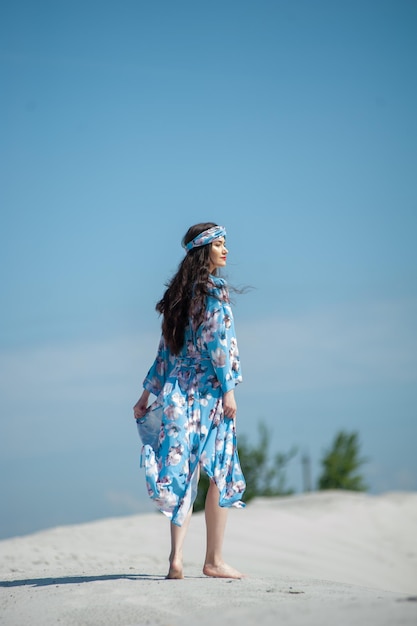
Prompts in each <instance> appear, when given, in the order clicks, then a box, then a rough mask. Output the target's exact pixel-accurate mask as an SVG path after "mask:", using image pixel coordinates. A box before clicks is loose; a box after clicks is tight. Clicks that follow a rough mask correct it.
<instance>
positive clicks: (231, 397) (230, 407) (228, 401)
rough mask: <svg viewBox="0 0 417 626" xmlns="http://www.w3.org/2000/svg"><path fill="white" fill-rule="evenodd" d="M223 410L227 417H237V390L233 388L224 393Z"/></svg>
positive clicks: (232, 418)
mask: <svg viewBox="0 0 417 626" xmlns="http://www.w3.org/2000/svg"><path fill="white" fill-rule="evenodd" d="M223 411H224V415H225V417H228V418H229V419H231V420H234V419H235V417H236V411H237V405H236V400H235V392H234V390H233V389H231V390H230V391H226V393H225V394H224V395H223Z"/></svg>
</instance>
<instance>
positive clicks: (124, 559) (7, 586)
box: [0, 492, 417, 626]
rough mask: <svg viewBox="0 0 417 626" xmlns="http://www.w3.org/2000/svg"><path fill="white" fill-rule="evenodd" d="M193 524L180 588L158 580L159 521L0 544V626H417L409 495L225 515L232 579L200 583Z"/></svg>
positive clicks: (415, 541)
mask: <svg viewBox="0 0 417 626" xmlns="http://www.w3.org/2000/svg"><path fill="white" fill-rule="evenodd" d="M204 547H205V526H204V515H203V514H196V515H194V516H193V519H192V523H191V527H190V530H189V534H188V536H187V540H186V545H185V555H184V556H185V559H184V562H185V574H186V578H185V580H183V581H166V580H165V579H164V576H165V574H166V571H167V556H168V552H169V523H168V521H167V520H166V518H165V517H164V516H162V515H161V514H159V513H152V514H146V515H135V516H129V517H123V518H112V519H106V520H101V521H97V522H94V523H89V524H81V525H75V526H64V527H59V528H54V529H50V530H46V531H42V532H38V533H35V534H32V535H28V536H25V537H16V538H13V539H7V540H5V541H2V542H0V579H1V580H0V624H2V625H3V624H4V625H5V626H24V625H25V624H31V625H37V624H42V626H49V625H51V626H52V624H54V625H55V624H59V625H60V626H72V625H74V626H90V625H91V626H93V625H94V626H95V625H100V624H103V625H108V626H122V625H123V626H134V625H144V624H148V625H157V626H177V625H180V624H185V625H188V624H189V625H190V626H191V624H193V625H194V624H198V625H199V626H205V625H207V626H208V625H209V624H212V623H213V621H214V622H215V623H216V624H217V625H223V624H224V625H229V624H230V625H234V624H240V625H241V624H265V625H266V626H269V625H271V626H272V624H274V626H275V625H276V624H279V623H282V624H285V625H289V626H292V625H296V626H298V625H304V624H305V625H307V624H309V625H311V624H313V625H314V624H320V625H323V624H333V623H335V622H336V623H337V624H338V625H340V624H342V625H344V624H346V625H347V624H349V626H351V625H352V624H353V623H355V622H356V626H357V625H358V624H364V625H365V624H366V625H369V624H378V625H380V624H384V625H385V624H386V625H388V624H389V625H390V626H391V625H393V624H405V625H409V624H410V625H411V624H412V625H413V626H415V625H416V624H417V494H416V493H391V494H384V495H382V496H369V495H366V494H354V493H344V492H321V493H313V494H308V495H301V496H292V497H288V498H273V499H258V500H256V501H253V502H251V503H250V504H249V505H248V506H247V508H246V509H245V510H231V511H230V515H229V524H228V529H227V536H226V542H225V557H226V559H227V560H228V562H230V563H231V564H232V565H234V566H235V567H237V568H238V569H240V570H241V571H244V572H245V573H246V574H247V578H245V579H243V580H238V581H231V580H215V579H209V578H206V577H204V576H203V575H202V573H201V565H202V560H203V557H204Z"/></svg>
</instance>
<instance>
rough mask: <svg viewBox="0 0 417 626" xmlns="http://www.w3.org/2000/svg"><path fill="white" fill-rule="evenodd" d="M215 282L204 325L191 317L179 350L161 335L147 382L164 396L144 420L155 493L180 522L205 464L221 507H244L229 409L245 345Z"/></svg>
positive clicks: (146, 461) (145, 458) (145, 455)
mask: <svg viewBox="0 0 417 626" xmlns="http://www.w3.org/2000/svg"><path fill="white" fill-rule="evenodd" d="M210 281H211V285H210V295H209V296H208V297H207V299H206V311H205V318H204V320H203V322H202V324H200V326H199V327H198V328H197V329H193V325H192V323H191V320H190V323H189V325H188V327H187V328H186V331H185V341H184V347H183V348H182V351H181V352H180V354H178V355H173V354H171V353H170V351H169V349H168V347H167V346H166V344H165V341H164V339H163V337H162V338H161V341H160V344H159V348H158V354H157V356H156V359H155V361H154V363H153V365H152V367H151V368H150V370H149V372H148V374H147V376H146V378H145V380H144V383H143V386H144V387H145V389H147V390H148V391H150V392H151V393H153V394H154V395H155V396H157V397H156V400H155V402H153V404H151V406H150V407H149V410H148V412H147V413H146V415H145V416H144V417H143V418H140V419H138V420H137V424H138V430H139V434H140V436H141V438H142V441H143V443H144V446H143V450H142V464H143V465H144V467H145V473H146V484H147V489H148V493H149V496H150V497H151V498H152V500H154V502H155V504H156V505H157V507H158V508H159V510H160V511H162V513H164V514H165V515H166V516H167V517H169V518H170V519H171V521H172V522H173V523H174V524H177V525H178V526H181V525H182V523H183V522H184V520H185V518H186V515H187V513H188V511H189V510H190V507H191V506H192V504H193V502H194V500H195V497H196V495H197V485H198V476H199V465H200V466H201V467H202V468H203V469H204V471H205V472H206V473H207V475H208V476H209V478H210V479H212V480H214V482H215V483H216V485H217V487H218V489H219V492H220V499H219V504H220V506H223V507H230V506H235V507H243V506H245V505H244V503H243V502H242V501H241V498H242V495H243V492H244V490H245V487H246V483H245V479H244V477H243V474H242V469H241V466H240V462H239V457H238V453H237V448H236V424H235V420H232V419H228V418H227V417H225V415H224V412H223V394H224V393H225V392H227V391H229V390H230V389H234V387H235V385H237V384H238V383H239V382H240V381H241V380H242V375H241V370H240V361H239V352H238V347H237V343H236V336H235V330H234V322H233V315H232V310H231V308H230V304H229V295H228V290H227V286H226V283H225V281H224V279H222V278H219V277H217V276H212V275H211V276H210Z"/></svg>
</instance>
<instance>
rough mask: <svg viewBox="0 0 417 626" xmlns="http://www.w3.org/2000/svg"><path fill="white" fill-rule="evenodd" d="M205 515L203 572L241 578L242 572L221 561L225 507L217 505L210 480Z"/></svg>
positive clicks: (223, 576)
mask: <svg viewBox="0 0 417 626" xmlns="http://www.w3.org/2000/svg"><path fill="white" fill-rule="evenodd" d="M205 515H206V528H207V551H206V559H205V562H204V567H203V573H204V574H205V575H206V576H214V577H216V578H243V574H241V573H240V572H238V571H237V570H236V569H234V568H233V567H230V565H227V564H226V563H225V562H224V561H223V556H222V548H223V539H224V532H225V530H226V522H227V509H226V508H224V507H221V506H219V490H218V488H217V486H216V484H215V483H214V481H212V480H211V481H210V486H209V489H208V492H207V496H206V505H205Z"/></svg>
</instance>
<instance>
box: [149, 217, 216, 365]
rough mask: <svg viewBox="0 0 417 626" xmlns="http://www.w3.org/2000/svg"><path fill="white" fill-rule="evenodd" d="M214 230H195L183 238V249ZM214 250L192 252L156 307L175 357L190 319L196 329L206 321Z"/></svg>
mask: <svg viewBox="0 0 417 626" xmlns="http://www.w3.org/2000/svg"><path fill="white" fill-rule="evenodd" d="M213 226H217V224H215V223H214V222H204V223H201V224H195V225H194V226H191V227H190V228H189V229H188V230H187V232H186V233H185V235H184V237H183V240H182V244H183V246H185V245H186V244H187V243H189V242H190V241H191V240H192V239H194V237H197V235H199V234H200V233H202V232H203V231H204V230H207V229H208V228H212V227H213ZM210 247H211V244H208V245H205V246H199V247H198V248H192V249H191V250H188V252H187V254H186V255H185V257H184V259H183V260H182V261H181V263H180V264H179V266H178V270H177V272H176V274H175V275H174V276H173V277H172V278H171V280H170V281H169V282H168V283H167V285H166V287H167V289H166V291H165V293H164V295H163V297H162V298H161V300H160V301H159V302H158V303H157V305H156V307H155V308H156V310H157V311H158V312H159V313H160V314H161V315H162V316H163V319H162V334H163V336H164V339H165V341H166V344H167V346H168V347H169V349H170V351H171V352H172V354H178V353H179V352H180V350H181V348H182V347H183V345H184V335H185V329H186V327H187V325H188V323H189V318H190V317H191V319H192V323H193V325H194V326H195V328H198V326H199V325H200V324H201V322H202V321H203V318H204V311H205V299H206V296H207V295H208V283H209V275H210V271H209V267H210Z"/></svg>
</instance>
